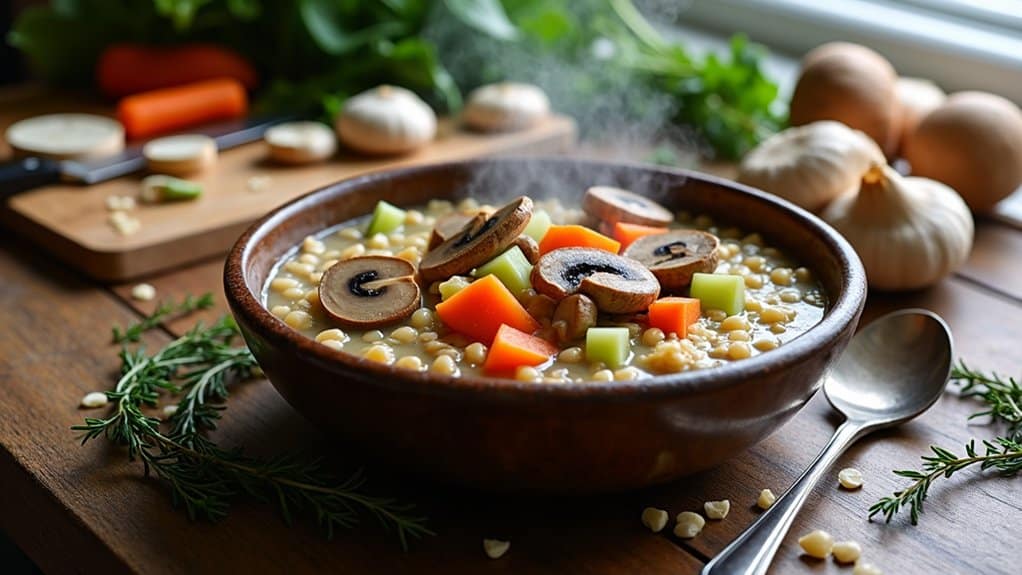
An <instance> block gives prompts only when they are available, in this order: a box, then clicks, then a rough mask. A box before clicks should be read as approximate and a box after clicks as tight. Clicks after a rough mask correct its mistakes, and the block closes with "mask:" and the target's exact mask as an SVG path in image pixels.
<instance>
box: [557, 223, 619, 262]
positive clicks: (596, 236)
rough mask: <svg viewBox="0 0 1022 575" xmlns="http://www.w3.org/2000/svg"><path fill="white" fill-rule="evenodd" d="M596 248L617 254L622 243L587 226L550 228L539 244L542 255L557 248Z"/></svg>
mask: <svg viewBox="0 0 1022 575" xmlns="http://www.w3.org/2000/svg"><path fill="white" fill-rule="evenodd" d="M575 247H578V248H596V249H600V250H604V251H608V252H610V253H612V254H616V253H617V252H618V250H619V249H621V243H620V242H618V241H617V240H615V239H611V238H608V237H607V236H605V235H603V234H601V233H599V232H597V231H594V230H591V229H589V228H587V227H585V226H576V225H568V226H550V229H548V230H547V232H546V235H544V236H543V240H542V241H540V242H539V253H540V255H542V254H545V253H547V252H552V251H554V250H556V249H557V248H575Z"/></svg>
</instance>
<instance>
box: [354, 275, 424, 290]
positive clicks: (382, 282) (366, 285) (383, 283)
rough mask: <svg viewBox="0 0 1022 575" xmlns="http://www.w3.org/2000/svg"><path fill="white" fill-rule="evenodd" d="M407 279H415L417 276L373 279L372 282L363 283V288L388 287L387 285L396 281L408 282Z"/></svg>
mask: <svg viewBox="0 0 1022 575" xmlns="http://www.w3.org/2000/svg"><path fill="white" fill-rule="evenodd" d="M407 281H415V276H400V277H393V278H383V279H378V280H373V281H371V282H365V283H364V284H362V288H363V289H380V288H381V287H386V286H389V285H394V284H396V283H401V282H407Z"/></svg>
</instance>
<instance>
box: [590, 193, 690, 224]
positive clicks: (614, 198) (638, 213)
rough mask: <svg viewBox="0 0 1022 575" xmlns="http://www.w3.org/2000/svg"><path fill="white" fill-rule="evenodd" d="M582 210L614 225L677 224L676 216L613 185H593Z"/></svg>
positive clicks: (646, 199) (637, 195)
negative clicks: (621, 223) (675, 221)
mask: <svg viewBox="0 0 1022 575" xmlns="http://www.w3.org/2000/svg"><path fill="white" fill-rule="evenodd" d="M582 210H583V211H585V213H587V214H589V216H591V217H593V218H595V219H596V220H598V221H600V222H601V223H604V222H605V223H607V224H609V225H611V226H613V225H614V224H615V223H616V222H626V223H630V224H642V225H644V226H666V225H667V224H669V223H671V222H673V221H674V214H672V213H671V211H670V210H668V209H667V208H665V207H663V206H661V205H660V204H658V203H656V202H654V201H653V200H651V199H649V198H646V197H643V196H640V195H639V194H636V193H634V192H629V191H628V190H622V189H621V188H612V187H610V186H593V187H591V188H589V189H588V190H586V195H585V197H583V198H582Z"/></svg>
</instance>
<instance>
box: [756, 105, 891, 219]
mask: <svg viewBox="0 0 1022 575" xmlns="http://www.w3.org/2000/svg"><path fill="white" fill-rule="evenodd" d="M883 162H884V153H883V152H882V151H881V150H880V148H879V146H877V145H876V143H875V142H874V141H873V140H872V139H870V137H869V136H867V135H866V134H864V133H862V132H860V131H858V130H853V129H851V128H849V127H847V126H845V125H844V124H842V123H840V122H834V121H830V120H823V121H820V122H813V123H811V124H807V125H805V126H800V127H797V128H790V129H787V130H785V131H783V132H780V133H779V134H774V135H773V136H771V137H770V138H769V139H767V140H766V141H765V142H763V143H762V144H760V145H759V146H758V147H757V148H756V149H754V150H752V151H751V152H749V153H748V154H747V155H746V156H745V158H743V159H742V164H741V166H740V167H739V169H738V181H739V182H742V183H743V184H748V185H750V186H753V187H756V188H759V189H761V190H765V191H767V192H770V193H771V194H774V195H777V196H780V197H782V198H784V199H786V200H789V201H791V202H793V203H795V204H798V205H799V206H801V207H803V208H805V209H807V210H809V211H813V212H815V211H817V210H819V209H821V208H823V207H824V206H826V205H827V204H828V203H830V202H831V200H833V199H834V198H836V197H838V196H840V195H841V194H844V193H846V192H849V191H851V190H853V189H854V188H855V186H856V185H857V184H858V182H859V178H861V177H862V174H864V173H865V172H866V170H868V169H869V167H870V165H872V164H873V163H883Z"/></svg>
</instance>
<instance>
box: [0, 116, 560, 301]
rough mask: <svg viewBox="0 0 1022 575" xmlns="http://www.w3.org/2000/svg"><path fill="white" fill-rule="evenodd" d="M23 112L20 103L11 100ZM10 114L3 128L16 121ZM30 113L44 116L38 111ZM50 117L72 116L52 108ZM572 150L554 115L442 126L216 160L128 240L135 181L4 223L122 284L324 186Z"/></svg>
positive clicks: (5, 213) (51, 201) (10, 215)
mask: <svg viewBox="0 0 1022 575" xmlns="http://www.w3.org/2000/svg"><path fill="white" fill-rule="evenodd" d="M15 105H17V102H15ZM9 110H10V109H9V108H8V110H5V112H4V114H3V117H0V129H2V128H5V127H6V125H7V123H9V122H10V121H13V120H14V119H15V118H16V117H17V116H24V115H26V114H8V112H9ZM33 111H34V113H40V111H39V109H38V107H37V106H33ZM50 111H67V110H66V108H65V109H60V110H57V109H52V110H50ZM574 143H575V124H574V122H573V121H572V120H571V119H570V118H566V117H563V116H554V117H551V118H550V119H549V120H547V121H545V122H543V123H541V124H540V125H538V126H535V127H533V128H530V129H528V130H524V131H520V132H511V133H499V134H480V133H474V132H469V131H465V130H463V129H461V128H460V127H459V126H458V125H457V123H456V122H454V121H450V120H442V121H441V122H440V127H439V133H438V136H437V139H436V141H434V142H433V143H432V144H430V145H429V146H428V147H426V148H424V149H422V150H420V151H418V152H415V153H413V154H410V155H407V156H401V157H396V158H370V157H365V156H358V155H354V154H351V153H344V152H342V153H341V154H339V155H338V156H336V157H335V158H333V159H332V160H330V161H328V162H325V163H322V164H314V165H311V166H302V167H287V166H280V165H276V164H273V163H271V162H269V161H267V156H266V146H265V144H264V143H262V142H257V143H252V144H248V145H245V146H241V147H239V148H235V149H232V150H227V151H226V152H224V153H222V154H221V155H220V159H219V162H218V163H217V166H216V167H215V168H213V169H211V170H208V171H207V172H204V173H203V174H201V175H200V176H198V177H194V178H191V179H192V180H194V181H197V182H198V183H200V184H201V185H202V187H203V196H202V198H200V199H199V200H198V201H195V202H184V203H176V204H164V205H139V207H138V208H137V209H135V210H134V211H132V212H131V215H132V216H133V217H135V218H137V219H138V220H139V221H140V222H141V228H140V229H139V230H138V232H136V233H134V234H132V235H128V236H125V235H121V234H119V233H118V232H117V231H116V230H115V229H114V228H113V227H112V226H111V225H110V223H109V221H108V218H109V212H108V211H107V209H106V205H105V200H106V198H107V197H109V196H137V195H138V191H139V187H140V183H139V182H140V181H141V179H142V177H143V176H144V175H145V174H138V175H135V176H129V177H124V178H119V179H116V180H111V181H109V182H104V183H101V184H97V185H94V186H81V185H75V184H61V185H54V186H49V187H45V188H39V189H35V190H32V191H30V192H26V193H22V194H19V195H17V196H15V197H13V198H11V199H10V200H9V201H8V203H7V206H6V207H5V209H3V210H2V211H0V219H2V221H3V222H4V223H5V224H6V225H7V226H9V227H10V228H12V229H15V230H17V231H18V232H19V233H21V234H23V235H25V236H27V237H28V238H30V239H31V240H32V241H34V242H36V243H38V244H39V245H40V246H42V247H44V248H46V249H48V250H49V251H51V252H52V253H53V254H54V255H56V256H57V257H59V258H60V259H62V260H63V261H65V262H66V263H68V264H70V265H71V266H73V267H76V268H78V269H80V270H82V271H84V272H85V273H87V274H88V275H90V276H92V277H94V278H96V279H98V280H102V281H109V282H114V281H124V280H129V279H134V278H138V277H141V276H144V275H147V274H151V273H154V272H157V271H162V270H166V269H168V268H172V267H176V266H180V265H182V264H186V263H190V262H194V261H197V260H201V259H203V258H207V257H210V256H215V255H219V254H222V253H224V252H225V251H226V250H227V249H228V248H230V246H231V245H232V244H233V243H234V241H235V240H236V239H237V237H238V236H239V235H240V234H241V233H242V231H244V229H245V228H246V227H247V226H248V225H249V224H250V223H251V222H253V221H255V220H256V219H258V218H260V217H262V216H263V215H264V214H266V213H267V212H268V211H270V210H272V209H274V208H276V207H277V206H279V205H281V204H283V203H285V202H287V201H289V200H291V199H293V198H295V197H298V196H300V195H302V194H305V193H307V192H309V191H312V190H315V189H317V188H320V187H323V186H325V185H327V184H330V183H333V182H336V181H338V180H343V179H345V178H350V177H352V176H355V175H359V174H363V173H366V172H370V171H375V170H382V169H387V168H394V167H399V166H409V165H415V164H425V163H434V162H445V161H452V160H462V159H467V158H474V157H480V156H494V155H502V154H503V155H508V154H516V153H518V154H546V153H559V152H564V151H567V150H569V149H571V148H572V147H573V146H574Z"/></svg>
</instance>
